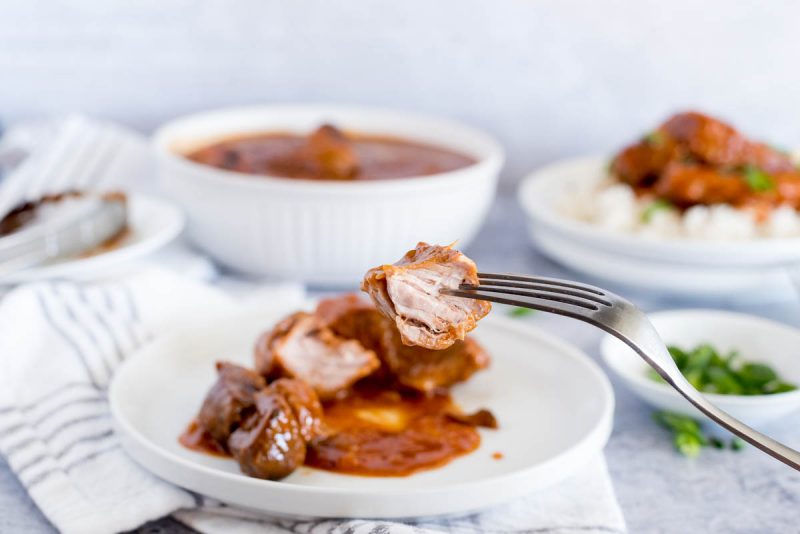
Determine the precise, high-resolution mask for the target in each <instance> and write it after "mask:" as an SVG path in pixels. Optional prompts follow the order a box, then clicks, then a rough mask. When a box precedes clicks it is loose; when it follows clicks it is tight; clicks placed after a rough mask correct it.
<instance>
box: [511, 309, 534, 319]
mask: <svg viewBox="0 0 800 534" xmlns="http://www.w3.org/2000/svg"><path fill="white" fill-rule="evenodd" d="M534 313H536V310H532V309H530V308H521V307H515V308H511V309H510V310H508V314H509V315H510V316H511V317H527V316H529V315H533V314H534Z"/></svg>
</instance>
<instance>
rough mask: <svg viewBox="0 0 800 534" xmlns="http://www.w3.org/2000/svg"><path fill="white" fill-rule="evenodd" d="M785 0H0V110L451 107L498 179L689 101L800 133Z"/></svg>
mask: <svg viewBox="0 0 800 534" xmlns="http://www.w3.org/2000/svg"><path fill="white" fill-rule="evenodd" d="M798 52H800V2H793V1H790V0H775V1H766V2H763V1H762V2H758V1H755V0H753V1H735V2H734V1H732V0H727V1H726V0H706V1H704V2H700V1H688V0H679V1H664V0H658V1H653V0H630V1H590V0H586V1H576V0H539V1H537V0H494V1H489V0H483V1H475V0H454V1H447V0H363V1H358V2H356V1H332V0H284V1H271V0H194V1H188V0H181V1H177V0H140V1H128V0H71V1H70V2H61V1H53V0H0V119H2V120H5V121H13V120H16V119H20V118H26V117H31V116H40V115H48V114H52V113H60V112H66V111H75V110H81V111H85V112H88V113H91V114H94V115H98V116H103V117H109V118H114V119H118V120H121V121H123V122H125V123H127V124H130V125H133V126H135V127H137V128H141V129H144V130H149V129H151V128H153V127H154V126H156V125H157V124H158V123H160V122H161V121H163V120H165V119H167V118H170V117H173V116H176V115H180V114H182V113H186V112H189V111H193V110H199V109H204V108H208V107H214V106H224V105H230V104H240V103H248V104H249V103H260V102H298V101H299V102H305V101H321V102H346V103H357V104H374V105H381V106H391V107H397V108H405V109H410V110H417V111H424V112H430V113H435V114H440V115H445V116H450V117H454V118H459V119H463V120H465V121H468V122H470V123H472V124H474V125H477V126H480V127H482V128H485V129H486V130H488V131H490V132H491V133H493V134H494V135H496V136H497V137H498V138H499V139H500V140H501V142H502V143H503V144H504V145H505V146H506V147H507V149H508V152H509V162H508V165H507V167H506V171H505V176H504V178H505V180H506V185H510V183H511V182H512V181H514V180H517V179H518V178H519V177H520V176H521V175H523V174H524V173H525V172H526V171H528V170H530V169H531V168H533V167H535V166H536V165H540V164H542V163H544V162H547V161H551V160H554V159H557V158H559V157H562V156H566V155H573V154H580V153H585V152H605V151H609V150H612V149H613V148H614V147H616V146H618V145H619V144H620V143H622V142H625V141H628V140H630V139H632V138H633V137H636V136H638V135H639V134H640V133H641V132H643V131H644V130H646V129H648V128H650V127H651V126H652V125H654V124H655V123H656V121H659V120H661V119H663V118H664V117H665V116H666V115H668V114H669V113H670V112H672V111H674V110H678V109H683V108H689V107H693V108H699V109H703V110H707V111H709V112H712V113H716V114H720V115H722V116H723V117H725V118H728V119H730V120H731V121H733V122H734V123H735V124H736V125H738V126H740V127H741V128H742V129H743V130H745V131H746V132H749V133H752V134H753V135H755V136H757V137H762V138H764V139H766V140H768V141H770V142H772V143H775V144H779V145H782V146H788V147H794V146H798V145H800V120H798V119H800V65H799V63H798V59H797V57H798Z"/></svg>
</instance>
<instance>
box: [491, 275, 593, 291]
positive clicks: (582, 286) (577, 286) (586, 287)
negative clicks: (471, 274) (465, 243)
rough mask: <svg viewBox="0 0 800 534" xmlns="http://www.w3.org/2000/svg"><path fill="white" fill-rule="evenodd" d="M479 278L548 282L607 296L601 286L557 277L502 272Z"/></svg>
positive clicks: (537, 282) (536, 282) (535, 282)
mask: <svg viewBox="0 0 800 534" xmlns="http://www.w3.org/2000/svg"><path fill="white" fill-rule="evenodd" d="M478 279H479V280H480V281H481V282H483V281H484V280H486V281H489V280H514V281H518V282H531V283H534V284H546V285H552V286H559V287H568V288H570V289H581V290H583V291H588V292H589V293H594V294H595V295H600V296H605V295H606V293H607V292H606V291H604V290H602V289H600V288H599V287H594V286H590V285H588V284H581V283H579V282H572V281H567V280H559V279H557V278H547V277H544V276H522V275H519V274H501V273H478Z"/></svg>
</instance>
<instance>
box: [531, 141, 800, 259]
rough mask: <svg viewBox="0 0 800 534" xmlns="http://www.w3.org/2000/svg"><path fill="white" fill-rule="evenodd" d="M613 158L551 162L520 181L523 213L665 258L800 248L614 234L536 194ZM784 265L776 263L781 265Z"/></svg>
mask: <svg viewBox="0 0 800 534" xmlns="http://www.w3.org/2000/svg"><path fill="white" fill-rule="evenodd" d="M609 159H610V158H609V157H607V156H598V155H589V156H580V157H575V158H567V159H562V160H557V161H554V162H551V163H549V164H547V165H545V166H542V167H539V168H537V169H536V170H534V171H532V172H530V173H528V174H527V175H526V176H525V178H523V179H522V181H521V182H520V185H519V188H518V190H517V198H518V199H519V203H520V205H521V206H522V208H523V210H524V211H525V212H526V213H527V214H528V216H529V217H531V218H532V219H533V220H534V221H538V222H541V223H543V224H546V225H547V226H549V227H551V228H554V229H556V230H559V231H561V232H562V233H566V234H570V235H573V236H577V237H580V238H582V239H584V240H586V241H587V242H591V243H594V244H595V246H597V245H598V244H601V243H602V242H605V243H606V244H610V245H612V246H615V247H619V248H630V249H631V250H642V248H643V247H647V248H651V249H652V250H653V251H657V254H658V255H659V256H663V257H665V258H667V257H669V256H670V255H671V254H673V253H678V254H680V255H681V256H686V255H689V254H697V255H698V256H700V257H702V256H708V255H709V254H714V253H719V252H725V253H731V252H732V251H733V250H734V249H738V250H739V251H742V249H745V250H746V252H747V255H753V256H755V255H758V254H759V253H760V252H761V251H762V250H764V249H769V250H770V251H773V252H774V250H775V249H782V248H784V247H785V248H792V247H793V248H795V249H797V248H800V237H760V238H756V239H747V240H739V241H734V240H730V241H722V240H712V239H688V238H676V237H660V238H652V237H648V238H645V237H642V236H640V235H637V234H628V233H624V232H618V231H614V230H611V229H608V228H603V227H601V226H598V225H595V224H591V223H588V222H585V221H579V220H577V219H571V218H569V217H567V216H563V215H560V214H558V213H557V212H556V210H554V209H553V206H550V205H546V204H545V203H544V202H542V201H540V200H539V199H538V198H537V197H536V195H535V194H534V190H535V188H536V187H537V186H539V185H540V184H539V182H540V181H542V180H547V179H548V178H549V174H550V173H551V172H552V171H553V170H556V169H559V168H561V167H566V166H569V165H575V164H581V163H583V164H585V165H590V164H592V163H595V164H597V166H598V167H602V166H604V165H605V162H606V161H608V160H609ZM782 263H784V262H777V264H782Z"/></svg>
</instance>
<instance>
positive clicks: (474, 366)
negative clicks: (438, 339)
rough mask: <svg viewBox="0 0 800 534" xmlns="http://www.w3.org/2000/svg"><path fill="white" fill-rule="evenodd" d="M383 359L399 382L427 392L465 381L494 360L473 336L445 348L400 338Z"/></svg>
mask: <svg viewBox="0 0 800 534" xmlns="http://www.w3.org/2000/svg"><path fill="white" fill-rule="evenodd" d="M383 358H384V360H383V361H384V363H385V364H386V367H388V369H389V372H390V373H391V374H392V375H394V376H395V377H396V378H397V381H398V382H400V383H401V384H403V385H404V386H408V387H410V388H413V389H416V390H419V391H423V392H426V393H430V392H432V391H434V390H436V389H439V388H447V387H450V386H452V385H453V384H457V383H458V382H463V381H465V380H466V379H468V378H469V377H470V376H472V375H473V374H475V373H476V372H477V371H480V370H481V369H485V368H486V367H488V366H489V361H490V360H489V355H488V354H487V353H486V351H484V350H483V348H482V347H481V346H480V345H479V344H478V343H477V342H476V341H475V340H473V339H470V338H466V339H465V340H464V341H456V342H455V343H453V344H452V345H450V346H449V347H447V348H446V349H442V350H430V349H425V348H422V347H408V346H406V345H403V344H402V343H400V342H399V339H398V342H397V343H396V344H394V345H393V347H392V349H391V350H389V351H388V352H387V353H385V354H384V356H383Z"/></svg>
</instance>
